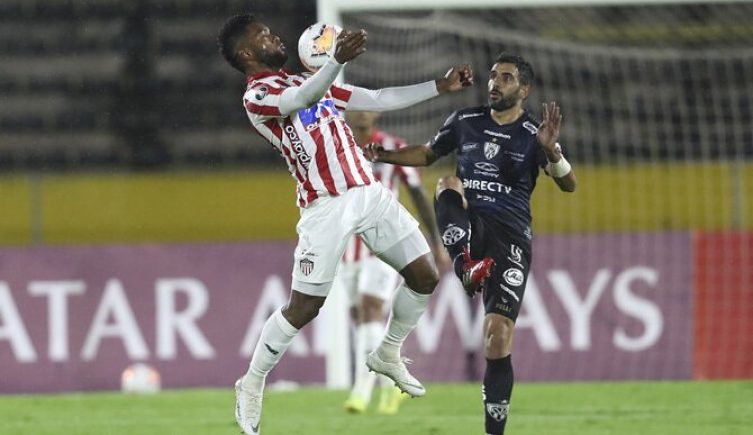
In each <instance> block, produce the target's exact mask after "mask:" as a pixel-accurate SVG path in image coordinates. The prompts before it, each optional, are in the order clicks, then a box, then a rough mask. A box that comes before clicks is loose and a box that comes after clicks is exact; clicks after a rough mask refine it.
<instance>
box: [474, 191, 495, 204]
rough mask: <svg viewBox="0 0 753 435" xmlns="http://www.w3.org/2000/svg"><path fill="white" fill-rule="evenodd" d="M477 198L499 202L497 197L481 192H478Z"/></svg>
mask: <svg viewBox="0 0 753 435" xmlns="http://www.w3.org/2000/svg"><path fill="white" fill-rule="evenodd" d="M476 199H478V200H481V201H486V202H497V198H492V197H491V196H489V195H482V194H480V193H477V194H476Z"/></svg>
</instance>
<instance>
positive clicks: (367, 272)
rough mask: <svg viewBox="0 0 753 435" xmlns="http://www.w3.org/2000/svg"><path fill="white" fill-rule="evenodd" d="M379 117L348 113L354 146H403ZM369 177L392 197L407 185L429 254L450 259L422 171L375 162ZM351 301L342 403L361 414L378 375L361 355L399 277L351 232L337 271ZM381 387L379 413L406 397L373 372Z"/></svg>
mask: <svg viewBox="0 0 753 435" xmlns="http://www.w3.org/2000/svg"><path fill="white" fill-rule="evenodd" d="M378 118H379V114H378V113H377V112H351V111H348V112H346V114H345V119H346V121H347V123H348V126H350V128H351V130H352V131H353V136H354V137H355V140H356V144H358V145H359V146H365V145H366V144H368V143H378V144H380V145H382V146H383V147H384V148H385V149H387V150H396V149H400V148H401V147H404V146H405V145H406V144H405V141H404V140H402V139H400V138H397V137H394V136H391V135H389V134H387V133H385V132H383V131H381V130H380V129H378V128H377V127H376V121H377V119H378ZM372 170H373V172H374V177H376V179H377V180H379V181H380V182H381V183H382V185H384V187H386V188H387V189H389V190H391V191H392V193H394V194H395V196H396V197H397V196H398V195H399V194H400V185H401V183H402V184H403V185H404V186H406V187H407V189H408V192H409V193H410V196H411V199H412V200H413V204H414V205H415V206H416V210H417V211H418V215H419V217H420V218H421V220H422V221H423V224H424V227H425V228H426V229H427V230H428V232H429V242H430V244H431V248H432V251H433V253H434V257H435V259H436V260H437V262H438V263H439V264H440V266H445V267H447V266H446V264H448V263H449V257H448V256H447V253H446V251H445V250H444V249H443V248H442V243H441V238H440V237H439V231H438V230H437V224H436V220H435V219H434V211H433V210H432V208H431V206H430V205H429V201H428V200H427V198H426V193H425V192H424V187H423V184H422V183H421V174H420V173H419V171H418V170H417V169H416V168H413V167H409V166H394V165H389V164H383V163H375V164H374V165H373V167H372ZM440 269H443V267H440ZM337 275H338V277H337V279H338V280H340V282H341V283H342V285H343V287H344V288H345V290H346V292H347V293H348V297H349V300H350V303H351V307H352V308H351V318H352V319H353V323H354V324H355V346H354V348H355V351H354V355H355V379H354V383H353V389H352V390H351V393H350V397H349V398H348V400H347V401H346V402H345V409H346V410H347V411H348V412H351V413H362V412H364V411H365V410H366V408H367V407H368V405H369V402H370V401H371V395H372V391H373V388H374V384H375V382H376V379H377V374H376V373H373V372H371V371H369V370H368V368H367V367H366V355H367V354H369V353H371V352H372V351H374V349H376V348H377V346H379V342H380V341H381V340H382V335H383V334H384V321H383V318H384V311H383V309H384V303H385V301H388V300H389V299H390V297H391V296H392V292H393V291H394V290H395V289H396V288H397V285H398V280H399V279H400V276H399V274H398V273H397V272H395V270H394V269H393V268H391V267H390V266H389V265H388V264H386V263H384V262H383V261H381V260H380V259H379V258H377V257H376V256H374V254H372V253H371V251H369V250H368V248H367V247H366V246H364V244H363V241H362V240H361V238H360V237H357V236H354V237H352V238H351V240H350V242H348V245H347V247H346V249H345V255H343V259H342V261H341V263H340V267H339V269H338V273H337ZM378 378H379V381H380V384H381V386H382V388H381V391H380V395H379V405H378V407H377V413H378V414H385V415H390V414H395V413H396V412H397V411H398V408H399V406H400V402H401V401H402V399H403V398H405V397H407V395H405V394H402V393H401V391H400V389H398V388H396V387H394V382H392V380H391V379H389V378H387V377H386V376H381V375H380V376H378Z"/></svg>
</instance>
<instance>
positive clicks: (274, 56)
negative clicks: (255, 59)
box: [259, 51, 288, 69]
mask: <svg viewBox="0 0 753 435" xmlns="http://www.w3.org/2000/svg"><path fill="white" fill-rule="evenodd" d="M259 60H260V61H261V62H262V63H264V65H267V66H270V67H272V68H275V69H280V68H282V67H283V66H284V65H285V62H287V61H288V54H287V53H286V52H284V51H275V52H273V53H262V54H261V55H260V56H259Z"/></svg>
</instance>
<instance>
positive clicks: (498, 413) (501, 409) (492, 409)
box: [486, 400, 510, 421]
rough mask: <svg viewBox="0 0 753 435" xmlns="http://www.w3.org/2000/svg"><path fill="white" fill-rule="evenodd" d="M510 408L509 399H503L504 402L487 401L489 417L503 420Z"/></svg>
mask: <svg viewBox="0 0 753 435" xmlns="http://www.w3.org/2000/svg"><path fill="white" fill-rule="evenodd" d="M509 410H510V404H509V403H508V402H507V400H503V401H502V403H487V404H486V413H487V414H489V417H491V418H493V419H495V420H497V421H502V420H504V419H506V418H507V412H508V411H509Z"/></svg>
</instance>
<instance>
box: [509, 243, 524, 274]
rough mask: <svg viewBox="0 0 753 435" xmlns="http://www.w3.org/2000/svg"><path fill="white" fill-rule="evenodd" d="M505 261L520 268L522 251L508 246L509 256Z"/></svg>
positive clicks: (516, 247) (521, 265)
mask: <svg viewBox="0 0 753 435" xmlns="http://www.w3.org/2000/svg"><path fill="white" fill-rule="evenodd" d="M507 259H508V260H510V261H512V262H513V263H515V264H517V265H518V267H521V268H522V267H523V264H522V263H521V262H522V260H523V250H522V249H520V246H518V245H515V244H510V255H508V256H507Z"/></svg>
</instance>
